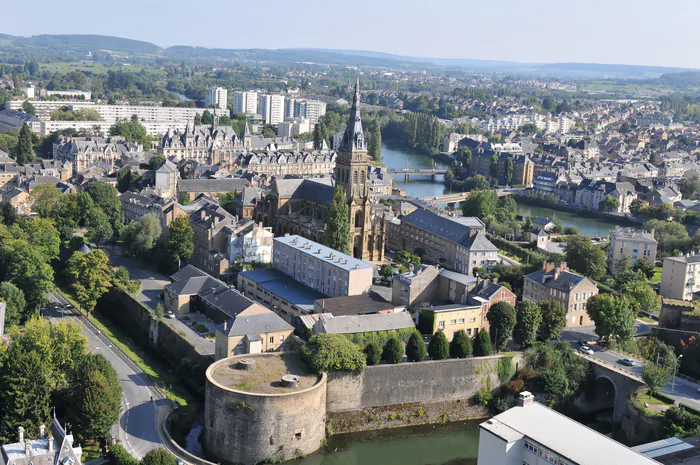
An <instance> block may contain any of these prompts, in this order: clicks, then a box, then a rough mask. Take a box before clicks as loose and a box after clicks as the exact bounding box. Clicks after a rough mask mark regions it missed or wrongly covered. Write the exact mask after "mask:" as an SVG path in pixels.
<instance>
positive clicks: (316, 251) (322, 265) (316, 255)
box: [272, 235, 374, 297]
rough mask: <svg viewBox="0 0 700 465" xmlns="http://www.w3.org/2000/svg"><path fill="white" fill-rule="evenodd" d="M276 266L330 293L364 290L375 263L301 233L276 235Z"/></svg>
mask: <svg viewBox="0 0 700 465" xmlns="http://www.w3.org/2000/svg"><path fill="white" fill-rule="evenodd" d="M272 266H273V268H275V269H277V270H280V271H281V272H283V273H285V274H286V275H288V276H290V277H292V278H293V279H294V280H295V281H297V282H299V283H302V284H305V285H307V286H309V287H310V288H311V289H315V290H317V291H319V292H322V293H323V294H325V295H326V296H328V297H339V296H348V295H359V294H364V293H366V292H368V291H369V290H370V288H371V287H372V278H373V275H374V266H372V265H370V264H369V263H366V262H363V261H361V260H358V259H356V258H353V257H351V256H349V255H346V254H344V253H341V252H338V251H337V250H333V249H331V248H329V247H326V246H324V245H321V244H319V243H317V242H314V241H311V240H308V239H304V238H303V237H301V236H297V235H293V236H285V237H277V238H275V239H274V246H273V259H272Z"/></svg>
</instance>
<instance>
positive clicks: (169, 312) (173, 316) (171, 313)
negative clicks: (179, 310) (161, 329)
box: [165, 310, 175, 318]
mask: <svg viewBox="0 0 700 465" xmlns="http://www.w3.org/2000/svg"><path fill="white" fill-rule="evenodd" d="M165 318H175V314H174V313H173V312H172V310H168V311H167V312H165Z"/></svg>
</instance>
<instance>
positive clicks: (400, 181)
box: [382, 144, 617, 236]
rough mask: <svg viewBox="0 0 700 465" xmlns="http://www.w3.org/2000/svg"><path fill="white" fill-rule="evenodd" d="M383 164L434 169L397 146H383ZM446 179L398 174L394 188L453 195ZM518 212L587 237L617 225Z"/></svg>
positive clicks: (540, 211) (542, 211)
mask: <svg viewBox="0 0 700 465" xmlns="http://www.w3.org/2000/svg"><path fill="white" fill-rule="evenodd" d="M382 161H383V162H384V164H385V165H386V166H387V168H395V169H403V168H406V162H407V161H408V162H409V163H410V164H411V168H430V167H431V166H432V162H433V159H432V157H430V156H427V155H424V154H422V153H420V152H418V151H415V150H411V149H407V148H404V147H399V146H396V145H387V144H382ZM435 162H436V165H437V167H438V168H439V169H447V168H449V165H448V164H447V163H444V162H442V161H438V160H437V159H436V160H435ZM444 180H445V179H444V176H442V175H438V176H435V180H432V179H431V177H430V176H415V175H414V176H411V177H410V179H409V180H408V181H406V180H405V179H404V176H403V175H396V176H395V177H394V186H395V187H399V188H402V189H406V195H408V196H412V197H419V198H423V197H434V196H436V195H442V194H446V193H448V192H449V189H448V188H446V187H445V186H444ZM517 213H518V215H522V216H523V217H525V216H542V217H545V218H553V217H555V216H556V217H557V218H558V219H560V220H561V221H562V223H563V224H564V226H574V227H576V228H578V230H579V231H581V234H582V235H584V236H596V235H599V234H603V235H605V234H607V233H608V231H610V230H611V229H614V228H615V226H616V225H617V224H616V223H614V222H611V221H606V220H603V219H598V218H584V217H581V216H577V215H576V213H574V212H569V211H560V210H554V209H551V208H545V207H532V206H529V205H520V204H518V208H517Z"/></svg>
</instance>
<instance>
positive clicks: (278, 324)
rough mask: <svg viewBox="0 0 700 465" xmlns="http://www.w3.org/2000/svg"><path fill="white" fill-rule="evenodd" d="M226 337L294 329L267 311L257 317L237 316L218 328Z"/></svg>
mask: <svg viewBox="0 0 700 465" xmlns="http://www.w3.org/2000/svg"><path fill="white" fill-rule="evenodd" d="M218 327H219V329H221V331H222V332H223V333H224V334H225V335H226V336H248V335H250V336H253V337H255V336H258V335H260V334H265V333H271V332H277V331H290V330H293V329H294V328H293V327H292V326H291V325H290V324H289V323H287V322H286V321H284V320H283V319H282V318H281V317H280V316H279V315H277V314H276V313H274V312H271V311H267V312H264V313H258V314H255V315H237V316H234V317H233V319H231V320H229V321H228V322H227V329H226V330H225V331H224V325H223V324H221V325H219V326H218Z"/></svg>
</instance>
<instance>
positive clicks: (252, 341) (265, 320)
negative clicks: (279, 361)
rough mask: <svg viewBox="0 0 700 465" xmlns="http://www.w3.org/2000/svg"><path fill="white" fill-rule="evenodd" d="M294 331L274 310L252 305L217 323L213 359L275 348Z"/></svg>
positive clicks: (274, 349)
mask: <svg viewBox="0 0 700 465" xmlns="http://www.w3.org/2000/svg"><path fill="white" fill-rule="evenodd" d="M293 332H294V327H292V326H291V325H290V324H289V323H287V322H286V321H284V320H283V319H282V318H280V317H279V316H278V315H277V314H276V313H274V312H271V311H270V310H268V309H266V308H264V307H262V306H260V305H252V306H251V307H249V308H247V309H245V310H243V311H242V312H240V313H238V314H237V315H235V316H234V317H233V318H231V319H230V320H227V321H224V322H223V323H221V324H220V325H218V326H217V327H216V344H215V360H220V359H222V358H227V357H231V356H234V355H241V354H259V353H262V352H274V351H277V350H279V349H280V347H281V346H282V345H283V344H284V343H285V341H287V340H289V339H290V338H291V337H292V333H293Z"/></svg>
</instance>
